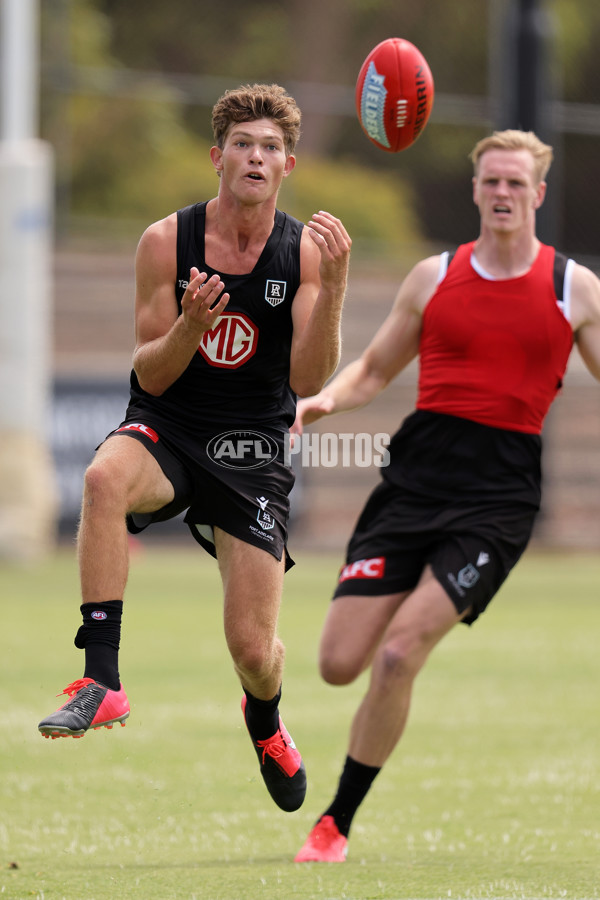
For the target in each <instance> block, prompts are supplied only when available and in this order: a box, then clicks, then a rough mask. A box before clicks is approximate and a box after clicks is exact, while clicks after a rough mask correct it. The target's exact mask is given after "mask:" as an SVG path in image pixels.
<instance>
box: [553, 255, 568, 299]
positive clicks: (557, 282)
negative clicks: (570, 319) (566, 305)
mask: <svg viewBox="0 0 600 900" xmlns="http://www.w3.org/2000/svg"><path fill="white" fill-rule="evenodd" d="M567 262H568V259H567V257H566V256H565V255H564V253H559V252H558V250H556V251H555V252H554V273H553V274H554V293H555V294H556V299H557V301H558V303H562V302H563V300H564V293H565V272H566V271H567Z"/></svg>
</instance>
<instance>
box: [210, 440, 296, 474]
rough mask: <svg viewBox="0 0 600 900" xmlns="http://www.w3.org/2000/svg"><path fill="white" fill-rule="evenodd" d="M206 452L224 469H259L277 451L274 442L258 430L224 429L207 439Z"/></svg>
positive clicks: (271, 458)
mask: <svg viewBox="0 0 600 900" xmlns="http://www.w3.org/2000/svg"><path fill="white" fill-rule="evenodd" d="M206 452H207V454H208V456H209V457H210V459H212V461H213V462H215V463H216V464H217V465H218V466H222V467H223V468H225V469H260V468H261V467H262V466H267V465H268V464H269V463H270V462H272V461H273V460H274V459H276V458H277V453H278V452H279V451H278V447H277V444H276V442H275V441H274V440H273V439H272V438H270V437H269V436H268V435H266V434H261V433H260V432H259V431H224V432H222V434H218V435H216V437H214V438H212V439H211V440H210V441H209V443H208V444H207V446H206Z"/></svg>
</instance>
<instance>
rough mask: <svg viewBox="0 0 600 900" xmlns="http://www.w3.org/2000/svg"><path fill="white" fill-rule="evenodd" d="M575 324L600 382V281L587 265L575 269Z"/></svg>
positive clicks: (583, 353)
mask: <svg viewBox="0 0 600 900" xmlns="http://www.w3.org/2000/svg"><path fill="white" fill-rule="evenodd" d="M571 323H572V326H573V331H574V334H575V341H576V343H577V346H578V348H579V352H580V354H581V358H582V359H583V361H584V363H585V365H586V366H587V368H588V369H589V371H590V372H591V373H592V375H593V376H594V378H597V379H598V380H599V381H600V280H599V279H598V278H597V277H596V275H594V273H593V272H592V271H591V270H590V269H587V268H586V267H585V266H580V265H577V266H575V269H574V272H573V278H572V282H571Z"/></svg>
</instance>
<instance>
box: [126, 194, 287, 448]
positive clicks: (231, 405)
mask: <svg viewBox="0 0 600 900" xmlns="http://www.w3.org/2000/svg"><path fill="white" fill-rule="evenodd" d="M205 223H206V203H205V202H204V203H196V204H194V205H192V206H188V207H186V208H185V209H180V210H178V212H177V281H176V284H175V293H176V297H177V305H178V307H179V312H181V300H182V298H183V295H184V293H185V289H186V287H187V285H188V281H189V277H190V269H191V268H192V266H196V267H197V268H198V269H199V270H200V271H201V272H206V273H207V274H208V277H209V278H210V276H211V275H213V274H215V272H216V270H215V269H213V268H212V267H211V266H209V265H207V263H206V261H205V259H204V229H205ZM303 227H304V226H303V225H302V223H301V222H299V221H298V220H297V219H294V218H292V217H291V216H288V215H287V214H286V213H283V212H281V211H280V210H276V212H275V222H274V226H273V230H272V232H271V235H270V236H269V239H268V240H267V243H266V244H265V247H264V249H263V252H262V253H261V255H260V258H259V259H258V261H257V263H256V265H255V266H254V269H253V270H252V271H251V272H250V273H248V274H247V275H228V274H227V273H226V272H218V273H217V274H218V275H219V276H220V277H221V280H222V281H223V282H224V284H225V291H226V292H227V293H229V294H230V299H229V303H228V304H227V306H226V307H225V310H224V311H223V313H222V315H221V316H219V318H218V319H217V320H216V321H215V323H214V326H213V328H212V329H211V331H208V332H206V333H205V334H204V336H203V338H202V341H201V343H200V346H199V347H198V350H197V352H196V353H195V354H194V357H193V359H192V360H191V362H190V364H189V365H188V367H187V369H186V370H185V372H183V373H182V375H181V376H180V377H179V378H178V379H177V381H175V382H174V383H173V384H172V385H171V386H170V387H169V388H168V389H167V390H166V391H165V392H164V393H163V394H162V395H161V396H160V397H153V396H152V395H150V394H148V393H146V392H145V391H144V390H143V389H142V388H141V387H140V385H139V382H138V380H137V376H136V374H135V372H132V373H131V402H130V405H129V409H128V412H127V418H128V419H129V420H131V418H132V417H134V418H136V417H139V418H143V420H144V421H146V422H149V423H150V424H153V423H156V424H161V425H163V426H167V427H168V430H169V431H170V432H171V433H172V434H173V433H175V434H176V433H177V432H178V431H179V432H181V431H183V432H184V433H185V435H186V436H187V437H191V438H193V437H194V436H198V437H201V438H202V437H207V436H212V435H214V434H215V431H216V430H225V429H227V428H232V429H238V430H244V429H247V428H250V427H256V426H259V425H260V426H261V427H262V428H267V429H269V430H272V431H275V432H278V433H282V432H285V431H287V430H288V429H289V427H290V425H291V424H292V422H293V421H294V417H295V408H296V396H295V394H294V393H293V391H292V390H291V388H290V384H289V371H290V351H291V343H292V301H293V299H294V296H295V294H296V291H297V290H298V287H299V285H300V237H301V234H302V228H303Z"/></svg>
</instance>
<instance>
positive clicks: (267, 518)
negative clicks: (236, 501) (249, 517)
mask: <svg viewBox="0 0 600 900" xmlns="http://www.w3.org/2000/svg"><path fill="white" fill-rule="evenodd" d="M256 502H257V503H258V505H259V507H260V509H259V510H258V515H257V516H256V521H257V522H258V524H259V525H260V527H261V528H262V530H263V531H270V530H271V528H273V527H274V525H275V519H274V518H273V516H272V515H271V513H270V512H267V503H268V502H269V501H268V500H265V498H264V497H257V498H256Z"/></svg>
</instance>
